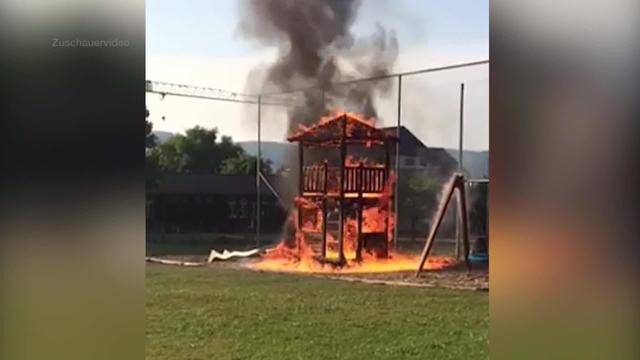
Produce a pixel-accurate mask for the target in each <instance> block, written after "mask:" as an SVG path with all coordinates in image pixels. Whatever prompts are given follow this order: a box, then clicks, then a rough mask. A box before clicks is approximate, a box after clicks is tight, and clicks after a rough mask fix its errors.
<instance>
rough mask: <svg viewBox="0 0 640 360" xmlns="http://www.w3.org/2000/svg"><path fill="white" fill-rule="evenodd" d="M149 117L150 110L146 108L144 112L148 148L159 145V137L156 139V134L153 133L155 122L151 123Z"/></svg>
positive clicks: (146, 145)
mask: <svg viewBox="0 0 640 360" xmlns="http://www.w3.org/2000/svg"><path fill="white" fill-rule="evenodd" d="M148 117H149V110H148V109H145V114H144V118H145V120H144V135H145V147H146V148H147V149H151V148H153V147H155V146H156V145H157V139H156V136H155V135H154V134H153V133H152V131H153V124H152V123H151V121H149V120H147V118H148Z"/></svg>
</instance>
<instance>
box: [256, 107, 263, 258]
mask: <svg viewBox="0 0 640 360" xmlns="http://www.w3.org/2000/svg"><path fill="white" fill-rule="evenodd" d="M261 105H262V96H258V155H257V156H256V215H255V216H256V247H260V211H261V206H260V205H261V204H260V202H261V199H260V163H261V159H262V153H261V150H262V149H261V143H260V142H261V138H260V132H261V131H260V127H261Z"/></svg>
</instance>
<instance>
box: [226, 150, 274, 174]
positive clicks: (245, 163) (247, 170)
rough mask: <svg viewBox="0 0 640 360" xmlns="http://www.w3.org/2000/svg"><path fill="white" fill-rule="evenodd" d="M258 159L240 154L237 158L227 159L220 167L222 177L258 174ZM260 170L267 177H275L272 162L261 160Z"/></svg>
mask: <svg viewBox="0 0 640 360" xmlns="http://www.w3.org/2000/svg"><path fill="white" fill-rule="evenodd" d="M256 160H257V159H256V157H255V156H251V155H248V154H246V153H244V152H243V153H242V154H239V155H238V156H236V157H232V158H229V159H225V160H224V161H223V162H222V166H221V167H220V174H222V175H238V174H243V175H252V174H255V173H256ZM260 170H261V171H262V174H263V175H265V176H269V175H273V170H272V169H271V161H270V160H266V161H265V160H264V159H263V160H261V162H260Z"/></svg>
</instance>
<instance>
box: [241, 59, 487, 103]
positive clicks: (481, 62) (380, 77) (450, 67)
mask: <svg viewBox="0 0 640 360" xmlns="http://www.w3.org/2000/svg"><path fill="white" fill-rule="evenodd" d="M488 63H489V59H486V60H478V61H472V62H466V63H460V64H453V65H446V66H438V67H433V68H426V69H419V70H412V71H405V72H399V73H393V74H385V75H378V76H371V77H366V78H360V79H352V80H343V81H336V82H333V83H331V84H330V85H334V86H335V85H349V84H355V83H359V82H367V81H378V80H384V79H391V78H395V77H402V76H411V75H418V74H426V73H430V72H436V71H445V70H453V69H459V68H463V67H470V66H478V65H484V64H488ZM325 86H326V85H322V84H317V85H312V86H309V87H305V88H299V89H292V90H285V91H273V92H263V93H259V94H253V95H254V96H273V95H285V94H292V93H296V92H305V91H309V90H314V89H322V88H323V87H325Z"/></svg>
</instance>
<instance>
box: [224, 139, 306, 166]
mask: <svg viewBox="0 0 640 360" xmlns="http://www.w3.org/2000/svg"><path fill="white" fill-rule="evenodd" d="M236 144H238V145H240V147H241V148H242V149H243V150H244V151H246V152H247V154H249V155H252V156H256V155H257V154H258V142H257V141H239V142H237V143H236ZM295 148H296V145H295V144H290V143H285V142H277V141H262V142H261V146H260V152H261V155H262V157H263V158H265V159H269V160H271V162H272V163H273V169H274V170H275V169H277V168H279V167H280V166H281V165H282V164H284V160H285V156H286V154H287V152H289V151H293V150H294V149H295Z"/></svg>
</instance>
